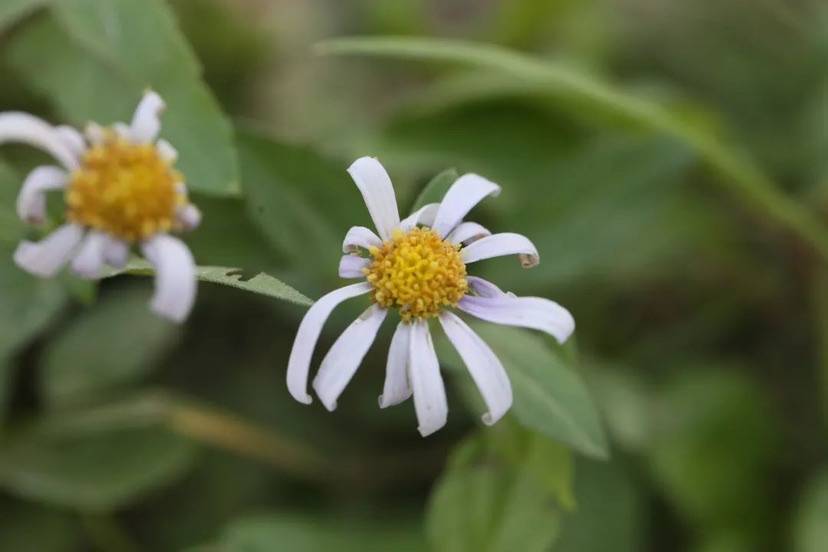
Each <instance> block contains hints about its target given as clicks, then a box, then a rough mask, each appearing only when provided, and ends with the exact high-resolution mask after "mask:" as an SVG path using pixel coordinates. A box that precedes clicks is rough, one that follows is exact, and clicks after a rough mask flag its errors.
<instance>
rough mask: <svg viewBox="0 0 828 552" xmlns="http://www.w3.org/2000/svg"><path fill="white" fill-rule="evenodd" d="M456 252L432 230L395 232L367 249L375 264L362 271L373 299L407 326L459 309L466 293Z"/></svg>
mask: <svg viewBox="0 0 828 552" xmlns="http://www.w3.org/2000/svg"><path fill="white" fill-rule="evenodd" d="M459 249H460V248H459V246H456V245H453V244H451V243H449V242H447V241H445V240H443V239H442V238H441V237H440V236H439V235H438V234H437V233H436V232H435V231H433V230H431V229H430V228H415V229H413V230H411V231H409V232H408V233H404V232H402V231H401V230H396V231H395V232H394V234H393V236H392V237H391V239H390V240H388V241H386V242H385V243H384V244H382V246H381V247H372V248H371V249H370V250H369V252H370V254H371V256H372V257H373V261H372V262H371V264H370V265H369V266H368V267H367V268H365V269H364V272H365V277H366V279H367V280H368V282H370V283H371V285H372V286H373V291H372V294H371V295H372V299H373V300H374V302H376V303H377V304H379V305H380V306H382V307H385V308H396V309H398V310H399V312H400V316H401V317H402V319H403V320H404V321H406V322H408V321H410V320H411V319H414V318H431V317H434V316H437V315H438V314H440V312H441V311H442V310H443V309H445V308H448V307H455V306H457V302H458V301H460V299H462V298H463V296H464V295H466V293H467V292H468V283H467V281H466V265H465V264H464V263H463V261H462V259H461V258H460V251H459Z"/></svg>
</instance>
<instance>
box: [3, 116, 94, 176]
mask: <svg viewBox="0 0 828 552" xmlns="http://www.w3.org/2000/svg"><path fill="white" fill-rule="evenodd" d="M4 142H18V143H22V144H28V145H30V146H33V147H36V148H39V149H42V150H43V151H45V152H47V153H48V154H50V155H51V156H52V157H54V158H55V159H57V160H58V161H59V162H60V164H61V165H63V166H64V167H66V168H67V169H68V170H70V171H73V170H75V169H77V168H78V165H79V162H78V155H77V154H76V153H75V152H74V151H73V149H72V148H71V147H70V146H69V145H67V143H66V141H65V139H64V137H63V135H62V134H61V133H60V132H58V130H57V129H56V128H55V127H53V126H52V125H50V124H49V123H47V122H46V121H44V120H42V119H39V118H37V117H35V116H33V115H29V114H28V113H20V112H16V111H9V112H5V113H0V144H2V143H4Z"/></svg>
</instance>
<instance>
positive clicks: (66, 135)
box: [55, 125, 86, 159]
mask: <svg viewBox="0 0 828 552" xmlns="http://www.w3.org/2000/svg"><path fill="white" fill-rule="evenodd" d="M55 131H56V132H57V133H58V135H60V137H61V139H62V140H63V143H64V144H66V147H67V148H69V149H70V150H71V151H72V153H74V154H75V156H77V158H78V159H80V157H81V156H82V155H83V154H84V153H85V152H86V141H85V140H84V139H83V135H82V134H81V133H80V132H78V131H77V129H75V128H74V127H70V126H67V125H60V126H57V127H55Z"/></svg>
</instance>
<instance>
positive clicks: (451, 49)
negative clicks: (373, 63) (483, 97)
mask: <svg viewBox="0 0 828 552" xmlns="http://www.w3.org/2000/svg"><path fill="white" fill-rule="evenodd" d="M317 51H318V52H319V53H322V54H333V55H364V56H375V57H387V58H392V59H413V60H422V61H432V62H444V63H453V64H458V65H463V66H469V67H475V68H483V69H488V70H491V71H495V72H498V73H500V74H502V75H504V77H508V78H512V79H517V80H521V81H524V82H526V83H527V84H528V85H531V86H538V85H539V86H542V87H543V90H544V94H545V95H547V96H549V97H554V98H563V99H566V100H568V101H571V102H575V104H576V105H581V106H582V107H583V108H584V109H583V111H584V112H588V113H591V114H595V113H602V112H603V113H604V114H606V115H608V116H610V117H611V118H617V119H620V120H623V121H627V122H630V123H633V124H635V125H639V126H641V127H643V128H647V129H651V130H654V131H657V132H660V133H663V134H666V135H668V136H672V137H675V138H677V139H679V140H681V141H683V142H685V143H686V144H688V145H689V146H691V147H692V148H693V149H694V150H695V151H696V152H698V154H699V155H700V157H701V158H703V159H704V160H705V161H706V162H707V164H708V165H709V166H710V167H711V168H713V169H714V170H715V171H716V172H718V173H719V174H720V175H721V177H722V178H721V182H722V183H723V184H724V185H727V186H728V187H729V188H730V189H731V190H732V192H734V193H735V194H737V195H738V196H739V197H741V198H742V199H743V200H745V201H746V202H747V203H748V204H750V205H752V206H753V207H754V208H756V209H757V211H758V212H760V213H761V214H762V215H764V216H766V217H769V218H771V219H774V220H775V222H776V223H777V224H779V225H780V226H782V227H785V228H787V229H789V230H790V231H792V232H794V233H796V234H797V235H798V236H799V237H800V238H802V239H803V240H804V241H805V242H807V243H810V244H811V245H812V246H814V247H815V248H816V249H817V250H818V251H819V252H820V253H821V254H823V255H825V256H828V233H826V231H825V228H824V225H823V224H822V222H821V221H819V220H818V219H817V218H816V217H814V216H813V215H812V214H811V212H810V211H807V210H805V209H803V208H801V207H800V205H799V204H798V203H797V202H795V201H793V200H792V199H791V198H789V197H788V196H787V195H785V194H784V193H782V192H781V191H780V190H779V189H778V187H777V185H776V183H775V182H773V181H772V180H771V179H770V178H768V177H767V176H766V175H765V174H764V173H763V172H762V170H761V169H759V168H758V167H757V166H756V165H754V164H753V163H752V161H751V160H750V159H748V158H747V157H746V156H745V155H744V153H743V152H742V151H740V150H738V149H737V148H735V147H734V146H732V145H731V144H729V143H728V142H727V141H725V140H724V139H722V138H721V137H720V136H719V135H717V134H715V133H713V132H711V131H710V130H709V128H707V127H703V126H700V125H697V124H694V123H692V122H691V121H689V120H686V119H685V118H683V117H681V116H679V115H676V114H675V113H673V112H671V111H670V110H668V109H666V108H664V107H663V106H661V105H659V104H657V103H655V102H652V101H648V100H646V99H642V98H640V97H637V96H634V95H632V94H629V93H627V92H625V91H623V90H620V89H618V88H616V87H614V86H611V85H610V84H607V83H605V82H602V81H600V80H599V79H597V78H594V77H592V76H590V75H588V74H585V73H582V72H578V71H575V70H573V69H571V68H569V67H566V66H565V65H563V64H559V63H555V62H551V61H547V60H541V59H536V58H533V57H531V56H527V55H523V54H520V53H518V52H514V51H510V50H508V49H505V48H501V47H499V46H495V45H492V44H482V43H473V42H464V41H459V40H436V39H433V38H402V37H368V38H365V37H359V38H341V39H334V40H330V41H327V42H323V43H321V44H319V45H318V46H317Z"/></svg>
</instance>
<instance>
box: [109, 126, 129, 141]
mask: <svg viewBox="0 0 828 552" xmlns="http://www.w3.org/2000/svg"><path fill="white" fill-rule="evenodd" d="M112 130H114V131H115V134H117V135H118V136H119V137H121V138H123V139H124V140H127V141H130V142H131V141H132V127H130V126H129V125H128V124H126V123H114V124H113V125H112Z"/></svg>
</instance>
